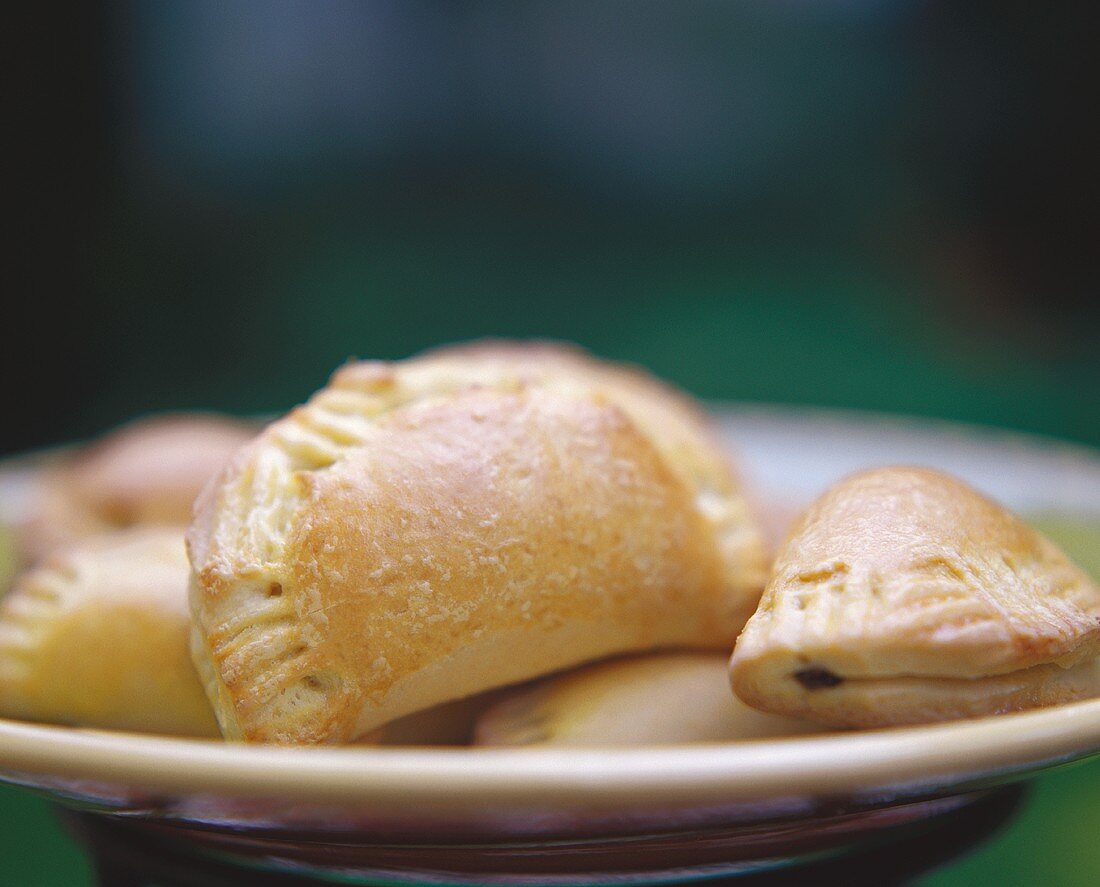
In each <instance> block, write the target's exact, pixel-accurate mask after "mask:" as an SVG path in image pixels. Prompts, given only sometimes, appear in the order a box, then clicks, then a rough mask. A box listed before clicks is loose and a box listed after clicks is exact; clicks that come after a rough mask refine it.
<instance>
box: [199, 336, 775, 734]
mask: <svg viewBox="0 0 1100 887" xmlns="http://www.w3.org/2000/svg"><path fill="white" fill-rule="evenodd" d="M189 543H190V551H191V558H192V563H193V564H194V567H195V570H196V576H197V582H196V584H195V586H194V588H193V592H192V602H193V609H194V613H195V620H196V633H195V649H196V661H197V662H198V664H199V667H200V671H202V672H203V673H204V676H205V678H206V680H207V685H208V692H210V694H211V697H212V698H213V699H214V700H215V707H216V709H217V710H218V712H219V717H220V718H221V720H222V725H223V729H224V730H225V731H226V732H227V734H229V735H231V736H243V737H245V738H249V739H258V740H269V741H272V740H273V741H286V742H317V741H334V740H336V741H338V740H347V739H351V738H354V737H355V736H356V735H360V734H362V733H363V732H365V731H367V730H370V729H372V728H373V727H375V726H378V725H379V724H381V723H385V722H386V721H388V720H391V719H393V718H396V717H400V716H401V715H403V714H406V713H408V712H410V711H414V710H416V709H419V708H425V707H427V706H429V705H433V704H436V703H439V702H443V701H446V700H447V699H451V698H456V697H458V696H463V695H467V694H470V693H474V692H478V691H480V690H484V689H488V688H490V687H493V686H499V685H502V684H505V683H509V682H513V681H517V680H522V679H525V678H528V677H531V676H533V675H536V674H540V673H543V672H545V671H550V670H553V669H556V668H561V667H565V666H567V665H571V664H575V663H576V662H580V661H584V660H586V659H592V658H597V657H599V656H603V655H608V654H610V653H612V652H618V651H621V650H627V649H644V648H648V647H652V646H660V645H669V644H681V645H682V644H688V645H719V646H723V645H726V644H728V643H729V642H730V639H731V638H732V637H733V636H734V634H735V633H736V631H737V630H738V628H739V627H740V625H742V624H743V622H744V620H745V619H746V618H747V616H748V613H749V612H750V611H751V609H752V607H753V605H754V604H755V601H756V598H757V595H758V593H759V591H758V589H759V587H760V585H761V584H762V573H763V555H762V551H761V542H760V536H759V533H758V531H757V530H756V528H755V526H754V525H753V523H752V521H751V519H750V518H749V516H748V515H747V513H746V510H745V505H744V502H743V499H742V498H741V496H740V492H739V487H738V484H737V481H736V478H735V477H734V475H733V474H732V471H731V469H730V467H729V465H728V463H727V460H726V458H725V456H724V454H723V453H722V451H721V450H720V448H719V447H718V445H717V444H716V443H715V442H714V440H713V438H712V437H711V436H710V432H709V430H708V429H706V426H705V423H704V421H703V420H702V419H701V418H700V416H699V415H698V413H697V411H696V410H695V409H694V408H693V407H692V406H691V405H690V402H688V401H687V400H686V399H685V398H684V397H683V396H682V395H678V394H676V393H674V392H672V391H670V390H669V389H667V388H666V387H665V386H663V385H660V384H659V383H656V382H654V381H653V380H651V379H649V378H648V377H645V376H643V375H641V374H640V373H634V372H629V371H623V370H619V369H616V368H612V367H608V366H606V365H604V364H600V363H598V362H595V361H592V360H591V359H589V358H585V357H582V356H580V355H579V354H576V353H574V352H570V351H564V350H560V349H555V348H550V347H547V346H542V347H539V348H533V349H527V348H523V347H520V346H494V347H488V346H484V345H482V346H476V347H473V348H469V349H447V350H445V351H440V352H431V353H429V354H427V355H424V356H423V357H420V358H414V359H412V360H409V361H406V362H402V363H396V364H383V363H377V362H370V363H362V364H354V365H351V366H348V367H345V368H343V369H342V370H340V371H339V372H338V373H337V374H336V375H335V376H334V377H333V380H332V382H331V384H330V385H329V386H328V387H327V388H326V389H324V390H322V391H321V392H319V393H318V394H317V395H316V396H315V397H314V398H313V399H312V400H311V401H310V402H309V404H307V405H306V406H304V407H302V408H300V409H298V410H295V411H294V412H293V413H291V414H290V415H289V416H287V417H286V418H285V419H283V420H281V421H279V422H276V423H274V424H273V425H272V426H270V427H269V428H268V429H267V430H265V431H264V432H263V434H261V435H260V437H259V438H257V439H256V440H255V441H254V442H253V443H251V444H249V445H248V446H247V447H246V448H245V449H244V450H243V451H242V452H241V453H239V454H238V456H237V457H236V458H235V459H234V460H233V463H232V465H231V466H230V467H229V468H228V469H227V470H226V472H225V473H223V475H222V476H221V478H220V479H219V480H218V481H217V482H216V483H214V484H212V485H211V486H210V487H209V488H208V489H207V490H206V492H205V493H204V495H203V497H202V498H201V500H200V507H199V511H198V515H197V519H196V523H195V524H194V525H193V527H192V530H191V533H190V537H189Z"/></svg>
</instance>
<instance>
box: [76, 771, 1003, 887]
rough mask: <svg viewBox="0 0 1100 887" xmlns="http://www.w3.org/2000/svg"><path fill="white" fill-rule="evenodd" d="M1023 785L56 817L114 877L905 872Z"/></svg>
mask: <svg viewBox="0 0 1100 887" xmlns="http://www.w3.org/2000/svg"><path fill="white" fill-rule="evenodd" d="M1023 794H1024V789H1023V788H1021V787H1019V786H1013V787H1008V788H1002V789H997V790H993V791H987V792H977V793H974V794H970V795H965V796H960V797H955V798H951V799H940V800H935V801H922V802H917V803H911V804H904V805H900V806H897V807H890V808H885V809H880V810H870V811H862V812H854V813H838V814H836V815H833V816H823V817H821V816H819V817H814V818H813V819H809V820H795V821H791V822H786V823H773V824H768V825H759V824H757V825H751V826H750V825H744V826H736V827H727V828H723V829H710V830H706V831H696V832H689V833H682V834H675V835H653V836H643V837H633V838H623V839H612V840H602V841H596V842H578V841H569V842H545V843H523V844H504V845H488V844H480V845H478V844H465V845H461V846H458V845H455V846H443V845H416V844H402V845H393V844H389V845H377V844H375V845H371V844H367V843H360V842H359V841H357V840H350V841H349V840H347V839H343V838H341V839H340V840H336V841H334V840H331V839H327V840H317V839H316V837H315V836H314V837H310V836H306V835H289V834H284V833H272V834H256V833H233V832H225V831H206V830H201V829H195V828H191V827H187V826H181V825H176V824H167V823H156V822H150V821H147V820H146V821H142V820H137V819H128V818H123V817H115V816H108V815H102V814H95V813H87V812H76V811H70V810H64V811H59V815H60V816H61V818H62V819H63V821H64V822H65V823H66V825H67V826H68V827H69V829H70V830H71V831H72V832H73V834H74V835H76V837H77V838H78V839H79V840H80V841H81V843H82V844H83V845H84V847H85V848H86V849H87V850H88V852H89V854H90V855H91V858H92V861H93V865H94V867H95V870H96V872H97V874H98V877H99V879H100V883H101V884H102V885H105V887H106V885H110V887H152V885H157V887H199V885H201V887H230V885H232V887H251V885H260V884H262V885H265V887H301V885H307V884H333V883H337V884H360V885H410V884H445V885H485V884H500V885H536V884H538V885H607V884H615V885H628V884H638V885H641V884H674V883H684V882H688V881H695V880H701V879H708V880H710V881H711V882H712V883H722V882H723V881H724V880H727V879H730V880H732V879H734V878H736V879H737V882H738V884H739V885H756V884H759V885H765V884H767V885H780V884H811V883H813V884H821V883H834V882H837V883H845V884H849V885H852V884H854V885H861V884H867V885H871V884H874V885H883V884H892V883H902V882H904V881H907V880H909V879H911V878H913V877H915V876H916V875H919V874H920V873H922V872H925V871H928V870H930V869H932V868H934V867H936V866H938V865H941V864H943V863H944V862H947V861H949V860H950V859H952V858H954V857H956V856H958V855H960V854H962V853H965V852H967V851H968V850H969V849H971V848H972V847H974V846H976V845H977V844H978V843H980V842H981V841H983V840H984V839H986V838H987V837H988V836H990V835H991V834H993V833H994V832H996V831H997V830H998V829H999V828H1000V827H1001V826H1002V825H1004V824H1005V823H1006V822H1008V820H1009V819H1011V817H1012V816H1013V815H1014V814H1015V812H1016V810H1017V809H1018V808H1019V806H1020V803H1021V799H1022V797H1023Z"/></svg>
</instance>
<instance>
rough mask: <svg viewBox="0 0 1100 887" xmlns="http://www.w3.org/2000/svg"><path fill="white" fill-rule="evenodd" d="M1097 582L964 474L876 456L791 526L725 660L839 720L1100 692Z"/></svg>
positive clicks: (938, 714)
mask: <svg viewBox="0 0 1100 887" xmlns="http://www.w3.org/2000/svg"><path fill="white" fill-rule="evenodd" d="M1098 651H1100V588H1098V587H1097V585H1096V584H1095V583H1094V582H1093V581H1092V580H1091V579H1090V578H1089V577H1088V576H1087V575H1086V574H1085V573H1084V572H1083V571H1082V570H1080V569H1079V568H1078V567H1076V566H1075V565H1074V564H1073V563H1072V562H1071V561H1070V560H1069V559H1068V558H1067V557H1066V555H1065V554H1063V553H1062V552H1061V551H1060V550H1059V549H1058V548H1057V547H1056V546H1055V545H1054V544H1053V543H1051V542H1050V541H1048V540H1047V539H1046V538H1045V537H1043V536H1042V535H1040V534H1039V533H1037V532H1036V531H1035V530H1033V529H1031V528H1030V527H1029V526H1027V525H1026V524H1025V523H1024V522H1023V521H1021V520H1019V519H1018V518H1017V517H1015V516H1014V515H1012V514H1011V513H1009V512H1008V511H1006V510H1005V509H1004V508H1002V507H1001V506H1000V505H998V504H996V503H994V502H991V501H990V500H989V499H986V498H984V497H983V496H981V495H980V494H979V493H977V492H976V491H974V490H973V489H971V488H970V487H968V486H967V485H966V484H964V483H962V482H961V481H959V480H957V479H955V478H953V477H950V476H948V475H946V474H942V473H940V472H937V471H931V470H927V469H920V468H881V469H876V470H871V471H865V472H863V473H860V474H856V475H854V476H852V477H849V478H847V479H845V480H843V481H841V482H840V483H838V484H837V485H836V486H834V487H832V488H831V489H830V490H829V491H827V492H826V493H825V494H824V495H823V496H822V497H821V498H820V499H818V500H817V502H815V503H814V504H813V505H812V506H811V507H810V508H809V510H808V511H807V512H806V513H805V514H804V515H803V516H802V518H801V519H800V520H799V521H798V522H797V523H796V524H795V525H794V527H793V528H792V530H791V532H790V534H789V536H788V538H787V541H786V543H785V545H784V547H783V548H782V550H781V551H780V553H779V557H778V559H777V561H776V564H775V567H774V570H773V574H772V579H771V581H770V583H769V585H768V588H767V590H766V591H765V593H764V596H763V598H762V599H761V601H760V606H759V608H758V609H757V611H756V614H755V615H754V616H753V617H752V619H751V620H750V621H749V623H748V625H747V626H746V628H745V630H744V631H743V632H742V634H741V637H740V638H739V639H738V641H737V645H736V647H735V649H734V654H733V658H732V660H731V663H730V670H731V678H732V682H733V687H734V689H735V690H736V692H737V694H738V695H739V696H740V697H741V698H742V699H743V700H745V701H746V702H748V703H749V704H750V705H753V706H755V707H757V708H760V709H763V710H765V711H772V712H778V713H782V714H791V715H797V716H799V717H805V718H809V719H813V720H816V721H819V722H821V723H825V724H829V725H832V726H838V727H873V726H884V725H891V724H909V723H918V722H926V721H939V720H947V719H950V718H961V717H974V716H979V715H986V714H995V713H1000V712H1007V711H1014V710H1018V709H1026V708H1034V707H1038V706H1044V705H1051V704H1055V703H1059V702H1064V701H1067V700H1072V699H1079V698H1082V697H1086V696H1091V695H1094V694H1096V693H1100V667H1098V665H1097V653H1098Z"/></svg>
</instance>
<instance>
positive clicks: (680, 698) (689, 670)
mask: <svg viewBox="0 0 1100 887" xmlns="http://www.w3.org/2000/svg"><path fill="white" fill-rule="evenodd" d="M727 661H728V660H727V657H726V656H725V655H723V654H722V653H653V654H649V655H644V656H631V657H627V658H623V659H613V660H611V661H608V662H600V663H597V664H595V665H586V666H582V667H581V668H578V669H576V670H574V671H571V672H567V673H565V674H561V675H554V676H552V677H549V678H544V679H542V680H541V681H538V682H536V683H535V684H534V685H532V686H529V687H525V688H523V689H521V690H517V691H515V693H514V694H513V695H511V696H507V697H505V698H504V699H503V700H501V701H500V702H498V703H497V704H496V705H494V706H493V707H492V708H490V709H489V710H488V711H486V712H485V713H484V714H483V715H482V716H481V717H480V718H479V719H478V721H477V725H476V727H475V730H474V744H475V745H590V746H597V745H615V746H618V745H666V744H672V743H681V742H731V741H737V740H746V739H764V738H772V737H780V736H791V735H795V734H799V733H808V732H814V731H819V730H820V728H819V727H816V726H814V725H813V724H808V723H806V722H805V721H797V720H795V719H794V718H785V717H781V716H779V715H770V714H765V713H763V712H759V711H756V710H755V709H752V708H749V706H747V705H745V704H744V703H743V702H741V700H739V699H738V698H737V697H736V696H734V695H733V692H732V691H731V690H730V685H729V674H728V669H727Z"/></svg>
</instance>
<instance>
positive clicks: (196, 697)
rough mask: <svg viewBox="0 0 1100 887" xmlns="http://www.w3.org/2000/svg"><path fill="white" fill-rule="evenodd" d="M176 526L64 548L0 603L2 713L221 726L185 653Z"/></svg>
mask: <svg viewBox="0 0 1100 887" xmlns="http://www.w3.org/2000/svg"><path fill="white" fill-rule="evenodd" d="M188 574H189V570H188V565H187V558H186V555H185V553H184V546H183V533H182V531H181V530H179V529H178V528H176V529H165V528H146V529H134V530H127V531H118V532H116V533H112V534H109V535H106V536H97V537H95V538H92V539H87V540H83V541H81V542H78V543H74V544H73V545H71V546H69V547H66V548H64V549H59V550H57V551H55V552H54V553H53V554H52V555H50V557H49V558H47V560H46V561H45V562H44V563H43V564H41V565H40V566H38V567H35V568H33V569H31V570H30V571H28V572H26V573H24V574H23V575H22V576H20V577H19V578H18V579H17V580H16V583H15V585H14V587H13V588H12V590H11V591H10V592H9V593H8V595H7V596H6V597H5V598H4V599H3V601H2V602H0V714H2V715H3V716H4V717H12V718H21V719H24V720H33V721H46V722H50V723H61V724H70V725H74V726H81V727H102V728H110V729H119V730H136V731H141V732H148V733H170V734H176V735H180V736H201V737H213V736H218V735H219V734H218V727H217V723H216V722H215V720H214V715H213V713H212V712H211V710H210V704H209V702H208V701H207V699H206V695H205V693H204V692H203V688H202V685H201V683H200V682H199V678H198V675H197V674H196V673H195V668H194V666H193V665H192V663H191V659H190V656H189V654H188V636H189V632H190V627H191V624H190V618H189V615H188V611H187V577H188Z"/></svg>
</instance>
